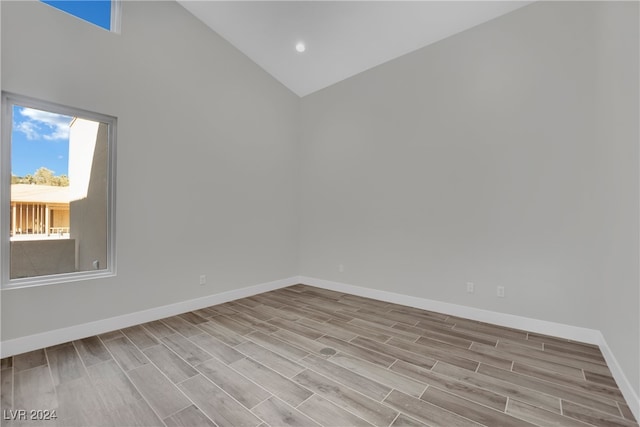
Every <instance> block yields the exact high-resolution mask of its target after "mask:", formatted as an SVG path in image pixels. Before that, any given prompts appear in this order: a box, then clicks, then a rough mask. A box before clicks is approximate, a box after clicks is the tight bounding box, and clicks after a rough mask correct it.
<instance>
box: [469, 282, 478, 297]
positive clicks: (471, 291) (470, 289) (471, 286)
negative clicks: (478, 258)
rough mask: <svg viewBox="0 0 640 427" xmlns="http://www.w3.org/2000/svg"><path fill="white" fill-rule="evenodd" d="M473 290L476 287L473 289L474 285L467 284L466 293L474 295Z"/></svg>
mask: <svg viewBox="0 0 640 427" xmlns="http://www.w3.org/2000/svg"><path fill="white" fill-rule="evenodd" d="M475 288H476V287H475V285H474V284H473V283H471V282H467V292H468V293H470V294H472V293H474V292H475V290H476V289H475Z"/></svg>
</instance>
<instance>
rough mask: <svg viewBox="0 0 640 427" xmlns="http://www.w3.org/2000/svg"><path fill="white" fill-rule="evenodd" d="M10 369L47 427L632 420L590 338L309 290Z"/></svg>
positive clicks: (14, 400) (129, 332) (11, 395)
mask: <svg viewBox="0 0 640 427" xmlns="http://www.w3.org/2000/svg"><path fill="white" fill-rule="evenodd" d="M1 367H2V372H1V373H2V378H1V379H2V389H1V395H2V396H1V397H2V410H3V418H12V417H15V415H16V414H18V412H16V411H18V410H20V409H25V410H27V411H30V410H55V411H56V415H57V419H56V420H54V421H50V422H44V421H33V422H31V424H32V425H38V426H48V425H57V426H65V427H66V426H90V425H96V426H163V425H165V426H168V427H171V426H188V427H194V426H200V425H202V426H214V425H218V426H221V427H225V426H230V427H242V426H261V427H262V426H266V425H270V426H274V427H275V426H284V425H292V426H320V425H321V426H369V425H376V426H422V425H430V426H462V425H465V426H466V425H473V426H477V425H485V426H526V425H529V426H530V425H539V426H552V425H554V426H555V425H557V426H588V425H593V426H604V425H606V426H637V424H636V422H635V420H634V418H633V415H632V414H631V411H630V410H629V407H628V406H627V405H626V404H625V401H624V399H623V397H622V394H621V393H620V391H619V389H618V387H617V386H616V383H615V381H614V380H613V378H612V376H611V373H610V371H609V369H608V368H607V365H606V363H605V361H604V359H603V357H602V354H601V353H600V351H599V349H598V348H597V347H596V346H593V345H589V344H582V343H577V342H569V341H567V340H563V339H558V338H553V337H547V336H541V335H536V334H532V333H527V332H524V331H520V330H514V329H508V328H503V327H497V326H493V325H488V324H483V323H478V322H475V321H470V320H465V319H460V318H456V317H452V316H447V315H446V314H439V313H433V312H428V311H423V310H418V309H415V308H410V307H404V306H400V305H395V304H390V303H385V302H380V301H375V300H371V299H366V298H361V297H357V296H352V295H347V294H342V293H337V292H333V291H327V290H323V289H318V288H313V287H309V286H303V285H296V286H291V287H288V288H285V289H280V290H277V291H273V292H268V293H265V294H262V295H258V296H253V297H250V298H244V299H241V300H237V301H234V302H230V303H226V304H222V305H217V306H214V307H209V308H205V309H202V310H197V311H194V312H190V313H185V314H182V315H180V316H175V317H171V318H167V319H163V320H161V321H155V322H150V323H146V324H143V325H140V326H134V327H131V328H127V329H123V330H120V331H114V332H110V333H107V334H103V335H100V336H94V337H91V338H86V339H83V340H79V341H74V342H72V343H67V344H62V345H58V346H54V347H49V348H46V349H43V350H37V351H33V352H30V353H25V354H22V355H18V356H14V357H12V358H7V359H3V360H2V363H1ZM26 415H27V417H29V416H30V415H31V414H30V413H29V412H27V414H26ZM2 423H3V425H7V426H16V425H25V424H29V422H26V423H25V422H22V421H9V420H3V421H2Z"/></svg>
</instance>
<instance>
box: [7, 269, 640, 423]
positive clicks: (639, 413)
mask: <svg viewBox="0 0 640 427" xmlns="http://www.w3.org/2000/svg"><path fill="white" fill-rule="evenodd" d="M298 283H303V284H305V285H309V286H316V287H319V288H323V289H329V290H333V291H338V292H345V293H349V294H352V295H358V296H362V297H366V298H373V299H376V300H380V301H387V302H393V303H396V304H402V305H406V306H409V307H416V308H421V309H424V310H430V311H436V312H440V313H447V314H450V315H453V316H458V317H463V318H466V319H472V320H477V321H482V322H487V323H492V324H494V325H500V326H506V327H509V328H516V329H523V330H527V331H531V332H536V333H540V334H545V335H551V336H555V337H561V338H565V339H570V340H574V341H580V342H586V343H589V344H596V345H598V346H600V350H601V351H602V354H603V356H604V358H605V360H606V361H607V365H608V366H609V369H610V370H611V373H612V375H613V378H614V379H615V380H616V383H617V384H618V387H619V388H620V391H621V392H622V395H623V396H624V398H625V400H626V402H627V404H628V405H629V408H630V409H631V412H633V414H634V416H635V417H636V419H640V399H639V398H638V395H637V393H636V392H635V390H634V389H633V387H632V386H631V383H630V382H629V380H628V379H627V377H626V375H625V374H624V372H623V370H622V368H621V367H620V365H619V364H618V361H617V359H616V358H615V356H614V354H613V352H612V351H611V349H610V348H609V346H608V345H607V342H606V340H605V338H604V336H603V335H602V333H601V332H600V331H598V330H595V329H587V328H580V327H577V326H571V325H564V324H561V323H554V322H548V321H546V320H539V319H531V318H528V317H522V316H516V315H512V314H505V313H498V312H495V311H489V310H482V309H479V308H474V307H467V306H463V305H457V304H451V303H446V302H441V301H435V300H430V299H426V298H419V297H412V296H409V295H403V294H398V293H395V292H388V291H381V290H377V289H370V288H363V287H361V286H354V285H348V284H345V283H340V282H333V281H330V280H323V279H317V278H313V277H307V276H294V277H289V278H287V279H282V280H276V281H273V282H267V283H262V284H259V285H254V286H247V287H244V288H241V289H234V290H231V291H226V292H221V293H219V294H214V295H209V296H206V297H202V298H196V299H192V300H188V301H182V302H179V303H175V304H170V305H165V306H162V307H156V308H152V309H149V310H144V311H139V312H136V313H130V314H125V315H122V316H117V317H112V318H109V319H103V320H97V321H95V322H89V323H85V324H82V325H76V326H70V327H68V328H62V329H56V330H54V331H49V332H43V333H39V334H34V335H29V336H26V337H21V338H15V339H12V340H7V341H2V342H1V344H2V345H1V346H0V350H1V352H0V357H3V358H4V357H8V356H12V355H14V354H20V353H25V352H27V351H31V350H37V349H39V348H44V347H49V346H52V345H56V344H62V343H65V342H68V341H73V340H77V339H82V338H85V337H90V336H93V335H98V334H102V333H105V332H109V331H113V330H116V329H122V328H126V327H129V326H134V325H139V324H141V323H146V322H151V321H153V320H158V319H163V318H165V317H169V316H175V315H176V314H180V313H185V312H188V311H193V310H198V309H200V308H204V307H209V306H212V305H216V304H222V303H225V302H228V301H233V300H236V299H240V298H245V297H248V296H252V295H257V294H260V293H263V292H268V291H272V290H275V289H280V288H284V287H287V286H291V285H295V284H298Z"/></svg>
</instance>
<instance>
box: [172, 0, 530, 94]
mask: <svg viewBox="0 0 640 427" xmlns="http://www.w3.org/2000/svg"><path fill="white" fill-rule="evenodd" d="M178 2H179V3H180V4H181V5H182V6H183V7H185V8H186V9H187V10H188V11H190V12H191V13H192V14H193V15H195V16H196V17H197V18H199V19H200V20H201V21H202V22H204V23H205V24H206V25H208V26H209V27H210V28H211V29H213V30H214V31H215V32H216V33H218V34H219V35H220V36H222V37H223V38H225V39H226V40H227V41H229V42H230V43H231V44H232V45H234V46H235V47H236V48H238V49H239V50H240V51H241V52H243V53H244V54H245V55H247V56H248V57H249V58H251V59H252V60H253V61H254V62H256V63H257V64H258V65H260V66H261V67H262V68H263V69H264V70H266V71H267V72H268V73H269V74H271V75H272V76H273V77H275V78H276V79H277V80H278V81H280V82H281V83H282V84H283V85H285V86H286V87H288V88H289V89H290V90H291V91H293V92H295V93H296V94H298V95H299V96H305V95H308V94H310V93H313V92H315V91H317V90H320V89H322V88H324V87H327V86H330V85H332V84H334V83H337V82H339V81H341V80H344V79H346V78H348V77H351V76H353V75H355V74H358V73H360V72H362V71H365V70H367V69H369V68H372V67H375V66H376V65H379V64H382V63H384V62H387V61H389V60H391V59H394V58H397V57H399V56H401V55H404V54H406V53H409V52H411V51H414V50H416V49H420V48H422V47H424V46H427V45H429V44H431V43H434V42H437V41H438V40H441V39H443V38H446V37H449V36H451V35H453V34H456V33H459V32H461V31H464V30H466V29H468V28H471V27H473V26H476V25H478V24H481V23H483V22H486V21H488V20H491V19H493V18H496V17H498V16H500V15H503V14H505V13H509V12H511V11H513V10H515V9H518V8H520V7H523V6H526V5H528V4H530V3H532V2H531V1H189V0H178ZM301 42H302V43H304V44H305V47H306V50H305V51H304V52H303V53H299V52H298V51H296V49H295V47H296V45H297V44H298V43H301Z"/></svg>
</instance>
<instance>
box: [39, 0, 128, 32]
mask: <svg viewBox="0 0 640 427" xmlns="http://www.w3.org/2000/svg"><path fill="white" fill-rule="evenodd" d="M41 1H42V3H45V4H48V5H49V6H52V7H54V8H56V9H58V10H61V11H63V12H66V13H68V14H70V15H73V16H75V17H76V18H79V19H82V20H83V21H87V22H90V23H92V24H94V25H97V26H98V27H100V28H104V29H105V30H107V31H112V32H119V31H120V28H119V13H118V12H119V0H41Z"/></svg>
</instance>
